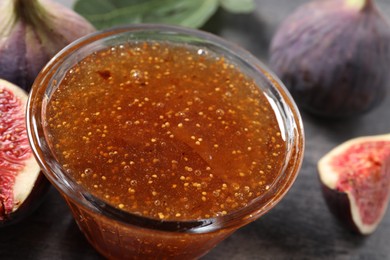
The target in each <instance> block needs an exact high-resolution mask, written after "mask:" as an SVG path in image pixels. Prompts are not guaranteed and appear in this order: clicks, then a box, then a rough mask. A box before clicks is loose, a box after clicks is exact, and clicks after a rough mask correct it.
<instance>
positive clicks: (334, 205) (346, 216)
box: [321, 183, 367, 235]
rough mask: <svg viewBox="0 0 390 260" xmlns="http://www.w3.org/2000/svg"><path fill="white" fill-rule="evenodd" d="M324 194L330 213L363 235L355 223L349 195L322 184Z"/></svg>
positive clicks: (347, 226)
mask: <svg viewBox="0 0 390 260" xmlns="http://www.w3.org/2000/svg"><path fill="white" fill-rule="evenodd" d="M321 190H322V194H323V196H324V198H325V202H326V205H327V206H328V208H329V211H330V212H331V213H332V214H333V215H334V216H335V217H336V218H337V219H338V220H339V221H340V222H341V223H342V224H343V225H344V226H345V227H346V228H348V229H350V230H351V231H353V232H355V233H357V234H360V235H367V234H363V233H362V232H361V231H360V229H359V228H358V227H357V226H356V224H355V222H354V221H353V217H352V212H351V204H350V202H349V198H348V195H347V194H346V193H345V192H340V191H337V190H333V189H331V188H329V187H328V186H326V185H324V184H323V183H321Z"/></svg>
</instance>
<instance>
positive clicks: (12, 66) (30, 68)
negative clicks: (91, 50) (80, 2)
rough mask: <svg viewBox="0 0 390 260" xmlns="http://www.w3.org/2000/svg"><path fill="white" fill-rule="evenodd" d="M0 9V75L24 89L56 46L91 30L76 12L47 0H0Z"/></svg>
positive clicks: (57, 48)
mask: <svg viewBox="0 0 390 260" xmlns="http://www.w3.org/2000/svg"><path fill="white" fill-rule="evenodd" d="M0 13H1V16H0V78H3V79H6V80H8V81H10V82H12V83H14V84H16V85H18V86H20V87H22V88H23V89H25V90H27V91H29V90H30V88H31V85H32V83H33V81H34V80H35V77H36V76H37V74H38V72H39V71H40V70H41V69H42V68H43V66H44V65H45V64H46V63H47V62H48V61H49V59H51V58H52V57H53V56H54V55H55V54H56V53H57V52H58V51H59V50H61V49H62V48H63V47H65V46H66V45H68V44H69V43H70V42H72V41H74V40H76V39H77V38H79V37H81V36H83V35H85V34H88V33H90V32H93V31H95V29H94V28H93V26H92V25H91V24H90V23H88V22H87V21H86V20H85V19H84V18H82V17H81V16H80V15H78V14H76V13H75V12H74V11H72V10H70V9H68V8H65V7H64V6H62V5H60V4H57V3H55V2H52V1H50V0H1V1H0Z"/></svg>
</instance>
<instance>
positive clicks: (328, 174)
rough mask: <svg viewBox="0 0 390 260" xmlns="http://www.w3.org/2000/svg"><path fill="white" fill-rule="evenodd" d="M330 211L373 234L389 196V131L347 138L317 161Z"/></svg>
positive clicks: (352, 227) (351, 224)
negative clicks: (384, 133) (387, 133)
mask: <svg viewBox="0 0 390 260" xmlns="http://www.w3.org/2000/svg"><path fill="white" fill-rule="evenodd" d="M318 171H319V177H320V180H321V183H322V188H323V194H324V197H325V200H326V202H327V204H328V206H329V209H330V210H331V212H332V213H334V215H335V216H336V217H337V218H338V219H339V220H340V221H341V222H343V223H344V224H345V225H346V226H347V227H349V228H351V229H353V230H355V231H357V232H358V233H360V234H363V235H368V234H371V233H373V232H374V231H375V230H376V228H377V227H378V225H379V224H380V222H381V220H382V218H383V216H384V215H385V213H386V209H387V205H388V202H389V197H390V134H389V135H378V136H368V137H360V138H356V139H352V140H349V141H347V142H345V143H343V144H341V145H339V146H338V147H336V148H334V149H333V150H332V151H330V152H329V153H328V154H326V155H325V156H324V157H323V158H322V159H321V160H320V161H319V162H318Z"/></svg>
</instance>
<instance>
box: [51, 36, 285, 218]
mask: <svg viewBox="0 0 390 260" xmlns="http://www.w3.org/2000/svg"><path fill="white" fill-rule="evenodd" d="M47 107H48V108H47V116H46V117H47V118H48V122H47V123H48V124H47V136H48V138H49V140H50V144H51V149H52V150H53V153H54V154H55V156H56V157H57V159H58V161H59V162H60V164H61V165H62V167H63V168H64V169H65V170H66V172H67V174H68V175H69V176H70V177H71V178H72V179H74V180H75V181H76V182H77V183H79V184H80V185H82V186H83V187H84V188H85V189H86V190H88V191H89V192H90V193H91V194H93V195H94V196H96V197H97V198H99V199H101V200H103V201H105V202H106V203H109V204H111V205H112V206H114V207H116V208H118V209H121V210H124V211H127V212H131V213H134V214H138V215H141V216H144V217H148V218H154V219H161V220H195V219H203V218H211V217H217V216H222V215H226V214H229V213H231V212H234V211H236V210H239V209H241V208H243V207H245V206H247V205H248V204H249V203H251V201H253V200H254V199H255V198H257V197H259V196H261V195H262V194H264V193H265V192H266V191H267V190H268V189H269V188H270V186H271V185H272V184H273V182H274V181H275V179H276V178H277V176H278V175H279V174H280V171H281V168H282V165H283V163H284V162H283V160H284V158H285V157H286V154H285V150H286V144H285V141H284V140H283V135H282V133H281V130H280V128H279V124H278V121H277V118H276V116H275V113H274V110H273V108H272V106H271V105H270V103H269V101H268V99H267V96H266V95H265V94H264V93H263V92H262V91H261V89H260V88H259V87H258V86H257V85H256V82H254V81H253V80H252V79H251V78H250V77H248V76H247V75H245V74H243V73H242V72H241V71H240V70H239V68H237V67H236V65H235V64H234V63H231V62H228V61H226V60H225V59H224V58H223V57H222V56H218V55H215V54H213V53H212V52H210V51H209V50H207V49H204V48H197V47H194V46H187V45H184V44H172V43H170V44H167V43H164V42H139V43H131V44H130V43H129V44H127V45H120V46H117V47H112V48H107V49H104V50H100V51H97V52H95V53H93V54H92V55H90V56H88V57H86V58H84V59H83V60H82V61H80V62H79V63H77V64H76V65H74V66H73V67H72V68H71V69H70V70H69V71H68V72H67V73H66V74H65V77H64V78H63V80H62V81H61V82H59V83H58V87H57V89H56V90H55V92H54V93H53V94H52V96H51V98H50V100H49V104H48V106H47Z"/></svg>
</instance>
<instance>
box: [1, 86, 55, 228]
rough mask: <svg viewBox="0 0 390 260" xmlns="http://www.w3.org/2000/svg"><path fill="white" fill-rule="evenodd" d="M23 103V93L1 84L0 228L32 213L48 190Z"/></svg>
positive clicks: (20, 90) (24, 95) (24, 93)
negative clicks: (36, 156)
mask: <svg viewBox="0 0 390 260" xmlns="http://www.w3.org/2000/svg"><path fill="white" fill-rule="evenodd" d="M26 102H27V94H26V92H25V91H24V90H22V89H21V88H19V87H17V86H15V85H13V84H11V83H10V82H7V81H4V80H0V227H1V226H5V225H8V224H11V223H14V222H16V221H18V220H21V219H22V218H23V217H25V216H26V215H28V213H30V212H32V210H33V209H35V208H36V207H37V206H38V205H39V203H40V202H41V198H42V197H43V195H44V194H45V193H46V191H47V190H48V187H49V182H48V181H47V180H46V178H45V177H44V176H43V174H42V173H41V172H40V168H39V165H38V163H37V162H36V160H35V158H34V156H33V153H32V151H31V147H30V144H29V142H28V138H27V131H26V123H25V117H26V115H25V111H26Z"/></svg>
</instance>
